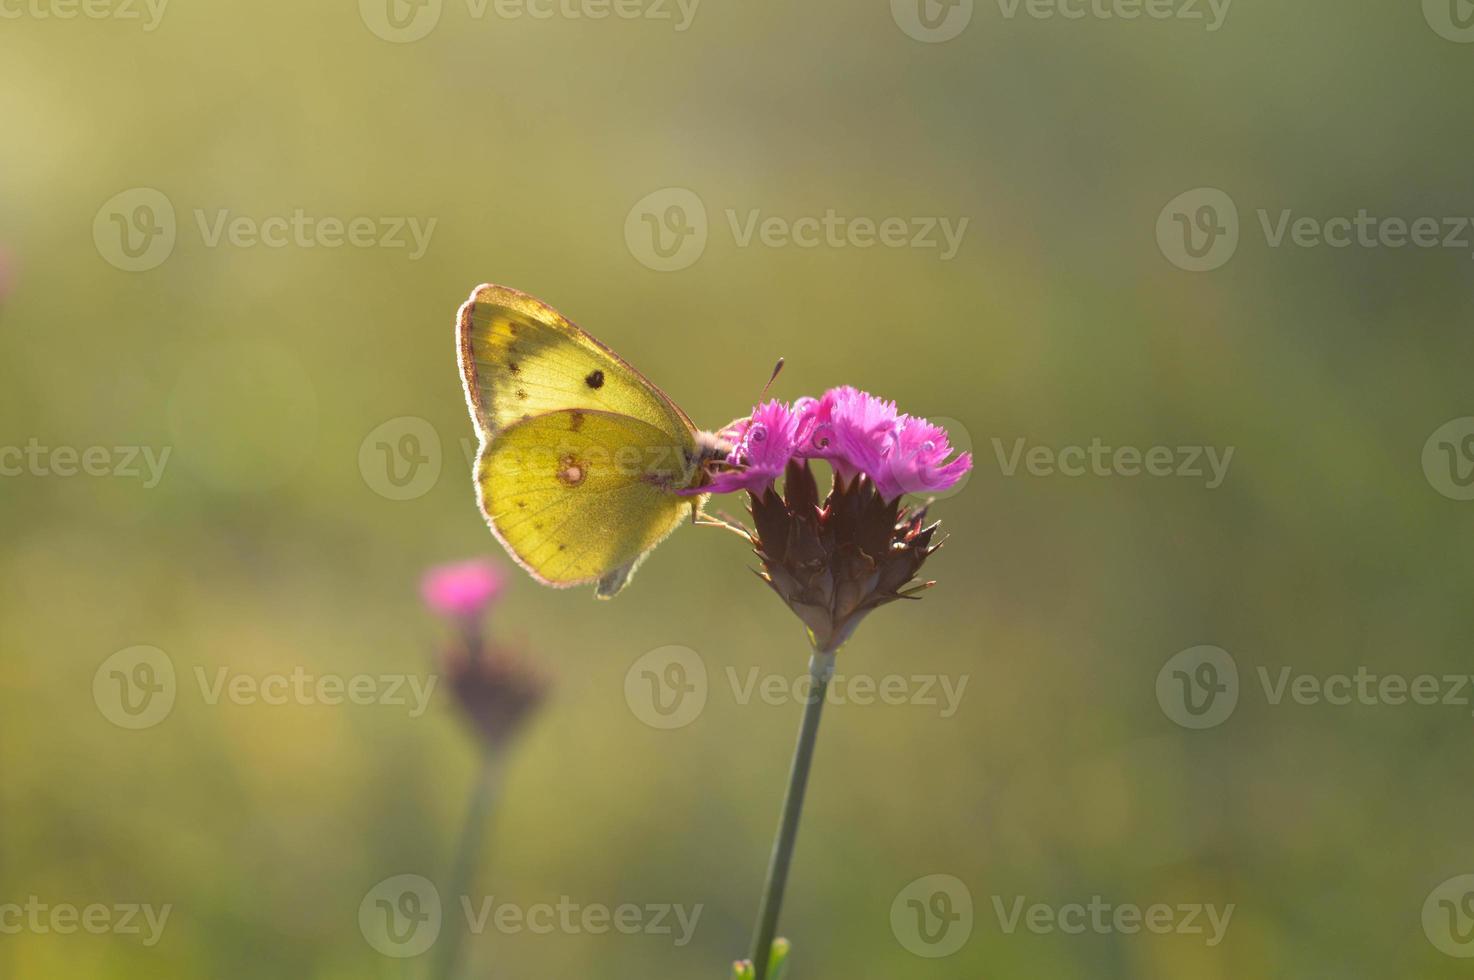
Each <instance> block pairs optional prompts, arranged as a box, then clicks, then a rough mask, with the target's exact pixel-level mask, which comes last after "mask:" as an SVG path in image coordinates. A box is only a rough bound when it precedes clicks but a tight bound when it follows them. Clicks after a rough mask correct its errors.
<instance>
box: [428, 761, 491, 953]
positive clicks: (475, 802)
mask: <svg viewBox="0 0 1474 980" xmlns="http://www.w3.org/2000/svg"><path fill="white" fill-rule="evenodd" d="M501 772H502V766H501V758H500V756H499V755H498V753H497V752H496V751H495V750H491V749H488V750H485V751H483V753H482V755H481V756H480V758H479V759H478V765H477V767H476V775H475V777H474V781H473V782H472V784H471V796H470V799H469V800H468V801H467V803H466V820H465V823H464V824H462V826H461V839H460V841H459V843H458V844H457V845H456V853H455V860H454V863H453V864H452V865H451V871H450V881H449V883H448V884H449V887H448V889H447V892H446V894H445V896H444V898H443V901H442V906H443V908H444V911H443V912H442V915H443V917H444V918H445V920H446V923H447V925H451V924H452V923H453V925H451V927H450V928H446V929H444V930H442V932H441V934H440V941H439V942H438V943H436V944H435V965H434V969H433V970H432V971H431V974H430V975H431V976H432V977H436V978H438V980H451V978H452V977H454V976H455V971H456V965H457V960H458V959H459V956H460V951H461V940H462V938H463V937H464V935H465V929H464V928H462V923H461V922H460V911H461V896H463V895H469V894H470V891H471V885H472V884H473V883H474V882H475V880H476V868H477V867H478V866H479V865H480V862H481V853H482V845H483V844H484V843H485V841H486V829H487V823H488V822H489V821H490V818H491V811H492V807H493V805H494V804H495V802H496V797H497V790H498V789H499V788H500V786H501Z"/></svg>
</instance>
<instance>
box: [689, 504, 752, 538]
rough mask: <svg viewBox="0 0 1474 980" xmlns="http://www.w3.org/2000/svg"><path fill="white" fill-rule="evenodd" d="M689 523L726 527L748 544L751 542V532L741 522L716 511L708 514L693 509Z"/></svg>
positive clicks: (700, 525)
mask: <svg viewBox="0 0 1474 980" xmlns="http://www.w3.org/2000/svg"><path fill="white" fill-rule="evenodd" d="M691 523H692V524H694V525H696V526H697V527H721V528H726V529H727V530H728V531H731V532H732V533H733V534H735V535H737V536H738V537H740V538H742V540H744V541H746V542H748V543H749V544H750V543H751V542H752V532H751V531H749V530H747V528H745V527H743V526H742V525H741V524H739V523H737V522H736V521H734V520H732V518H730V517H728V516H727V515H726V514H721V513H718V514H715V515H713V514H708V513H706V512H705V511H699V512H698V511H694V510H693V511H692V512H691Z"/></svg>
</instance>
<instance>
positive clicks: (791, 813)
mask: <svg viewBox="0 0 1474 980" xmlns="http://www.w3.org/2000/svg"><path fill="white" fill-rule="evenodd" d="M833 675H834V654H832V653H815V654H814V655H813V656H812V657H810V658H809V681H810V684H809V698H808V701H807V702H806V703H805V704H804V720H803V724H802V725H801V726H800V728H799V731H798V745H797V746H796V747H795V748H794V750H793V769H792V770H791V771H790V772H789V774H788V793H787V794H786V795H785V796H784V798H783V816H782V818H781V819H780V820H779V823H778V837H777V839H776V840H775V841H773V857H772V860H771V861H769V863H768V881H767V885H766V886H765V887H764V888H763V902H762V905H761V906H760V907H759V908H758V916H757V935H756V936H755V937H754V938H753V945H752V965H753V970H754V971H755V976H756V980H764V978H765V977H766V976H767V975H768V957H769V956H770V955H772V949H773V940H774V938H776V936H777V933H778V912H779V910H780V909H781V908H782V906H783V887H784V885H786V884H787V883H788V866H789V864H790V863H791V862H792V861H793V845H794V842H795V841H796V840H797V838H798V818H799V816H800V815H801V814H802V813H803V808H804V789H805V787H807V786H808V782H809V767H810V764H811V763H812V762H813V760H814V743H815V742H816V741H818V738H819V715H820V714H821V713H822V712H823V710H824V692H825V691H826V690H827V689H828V687H829V678H830V677H832V676H833Z"/></svg>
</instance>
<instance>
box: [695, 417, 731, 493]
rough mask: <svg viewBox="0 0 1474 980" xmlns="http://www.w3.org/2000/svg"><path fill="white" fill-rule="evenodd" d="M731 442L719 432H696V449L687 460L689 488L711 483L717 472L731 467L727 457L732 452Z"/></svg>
mask: <svg viewBox="0 0 1474 980" xmlns="http://www.w3.org/2000/svg"><path fill="white" fill-rule="evenodd" d="M732 449H733V442H732V440H731V439H729V438H727V436H726V435H725V434H723V433H721V432H704V431H703V432H697V433H696V449H695V453H694V455H693V457H692V458H691V459H690V460H689V461H688V462H689V463H690V468H691V483H690V488H691V489H697V488H700V487H704V486H706V485H708V484H709V483H711V481H712V478H713V477H715V476H716V475H717V474H718V473H725V472H726V471H727V470H730V469H732V464H731V463H729V462H727V457H728V456H730V455H731V454H732Z"/></svg>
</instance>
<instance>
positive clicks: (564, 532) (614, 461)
mask: <svg viewBox="0 0 1474 980" xmlns="http://www.w3.org/2000/svg"><path fill="white" fill-rule="evenodd" d="M689 467H690V457H689V455H688V454H687V450H686V448H685V447H682V446H679V445H676V444H674V443H673V442H672V440H671V438H670V436H669V435H668V434H667V433H665V432H663V431H662V430H661V429H659V428H657V427H656V426H654V425H651V424H650V423H648V422H645V421H643V420H641V419H638V418H633V417H630V416H627V415H618V414H613V413H609V412H603V411H595V410H590V409H579V408H573V409H564V410H560V411H553V412H545V413H543V414H541V415H535V416H533V417H531V418H529V419H526V420H523V421H518V422H515V423H513V424H511V425H509V426H507V427H506V428H505V429H502V430H500V431H498V432H497V434H496V435H495V436H494V437H493V438H492V439H491V440H490V441H489V442H487V443H486V444H485V445H483V446H482V449H481V455H480V457H479V458H478V459H477V465H476V485H477V492H478V497H479V499H480V502H481V509H482V511H483V513H484V514H485V515H486V518H487V521H488V522H489V523H490V525H491V528H492V530H493V532H494V533H495V534H496V536H497V538H498V539H499V540H500V541H501V542H502V544H503V545H505V546H506V548H507V550H508V552H510V553H511V554H512V556H513V557H515V558H516V559H517V561H518V562H520V563H521V564H522V565H523V567H525V568H526V569H527V570H528V571H529V572H531V573H532V575H533V576H534V577H535V578H537V579H538V580H539V581H541V582H543V583H545V584H548V585H554V586H559V587H564V586H571V585H581V584H585V583H588V582H596V581H597V582H599V591H598V594H599V595H601V596H608V595H612V594H613V593H614V592H617V591H618V590H619V589H620V588H622V587H623V585H624V584H625V582H627V581H628V580H629V577H630V575H632V574H633V572H634V568H635V566H636V565H638V564H639V562H640V560H641V558H643V556H644V555H645V554H646V553H647V552H648V551H650V549H652V548H654V547H655V546H656V545H657V544H659V543H660V541H661V540H662V539H663V538H665V536H666V535H668V534H669V533H670V532H671V531H673V530H675V528H676V526H677V525H678V524H680V522H681V521H682V519H683V518H685V517H687V516H689V514H690V512H691V509H692V507H693V506H695V499H696V498H692V497H684V496H678V495H676V494H675V493H674V492H672V487H674V486H679V485H683V483H684V482H685V481H686V480H688V479H689Z"/></svg>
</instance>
